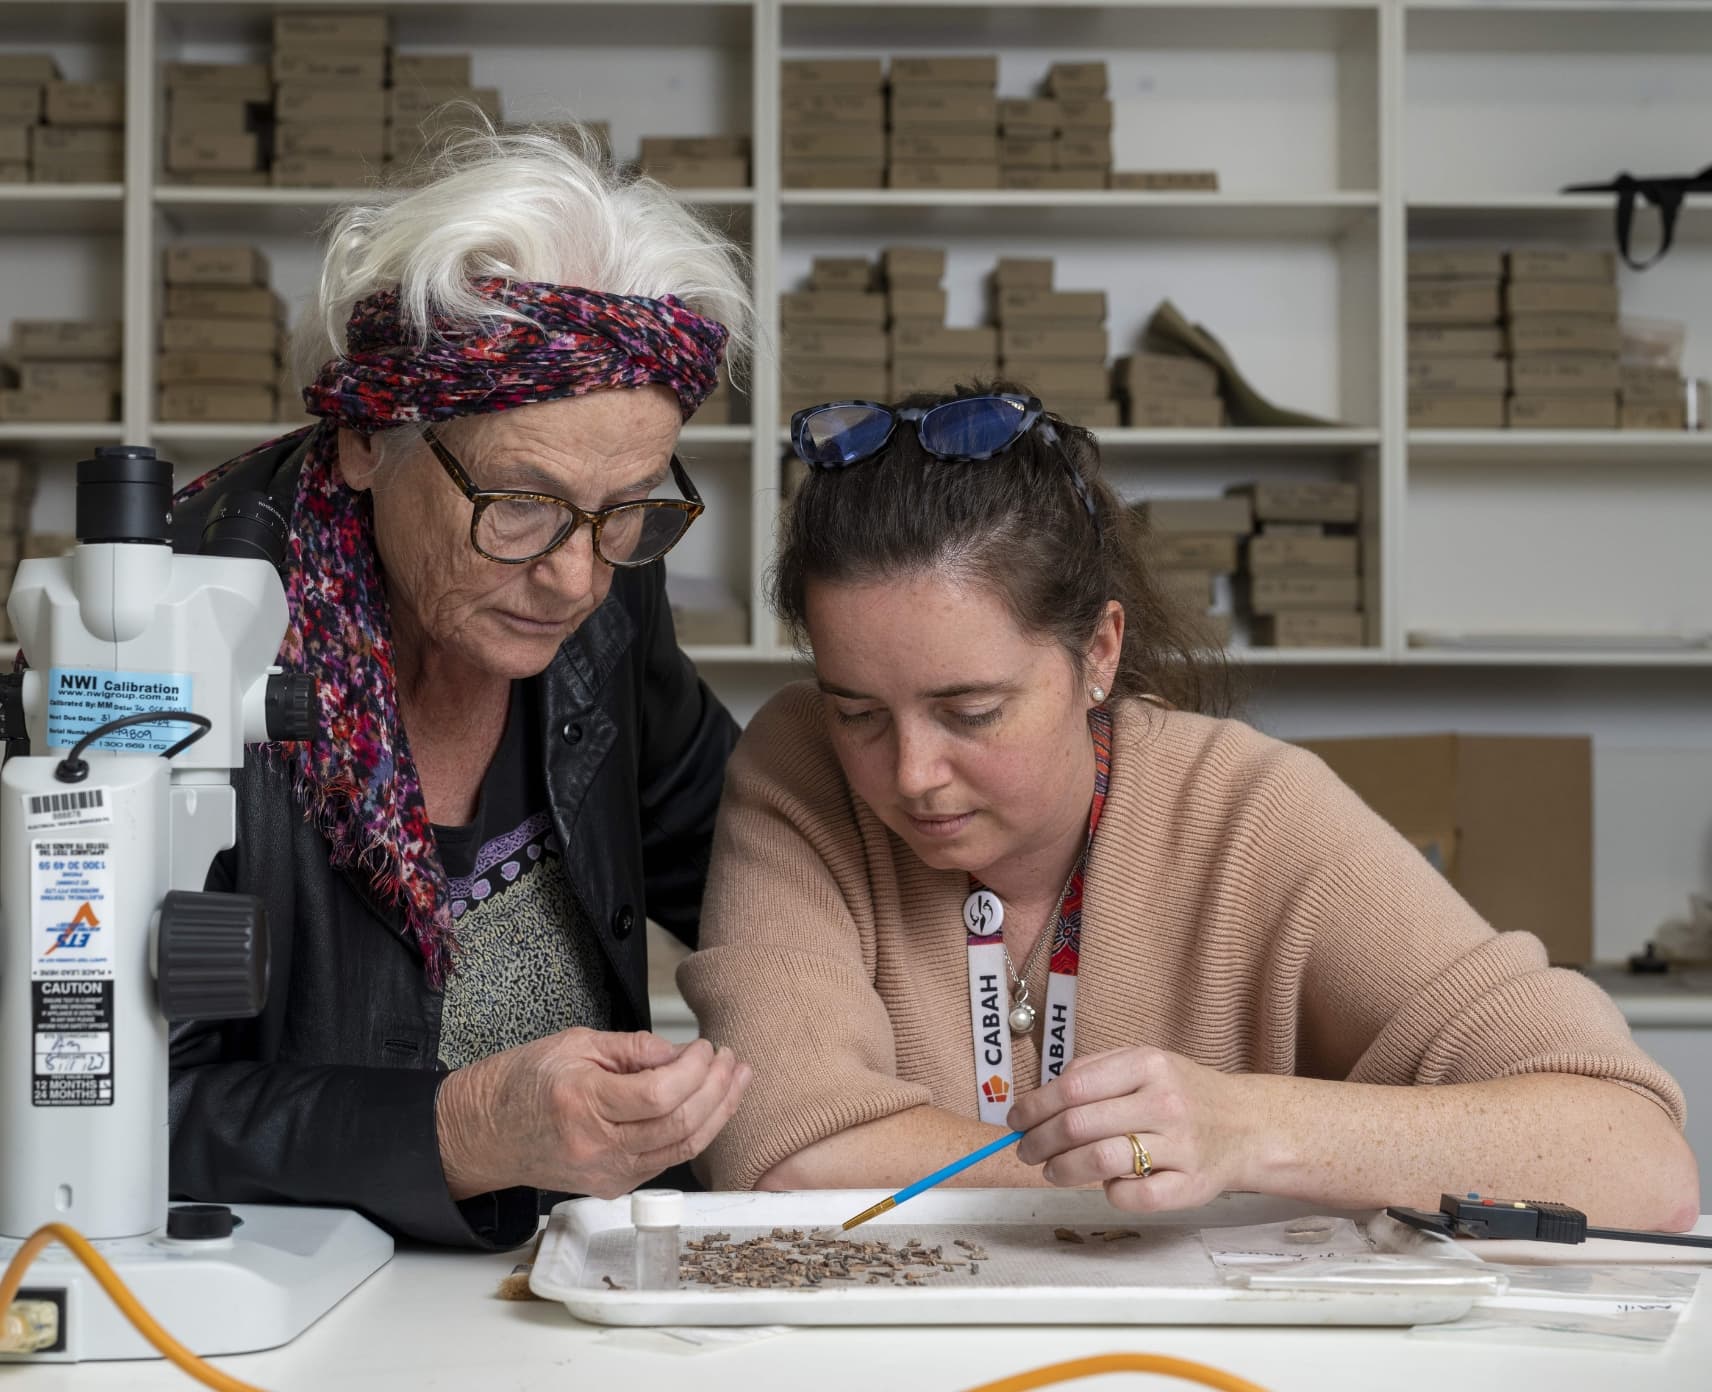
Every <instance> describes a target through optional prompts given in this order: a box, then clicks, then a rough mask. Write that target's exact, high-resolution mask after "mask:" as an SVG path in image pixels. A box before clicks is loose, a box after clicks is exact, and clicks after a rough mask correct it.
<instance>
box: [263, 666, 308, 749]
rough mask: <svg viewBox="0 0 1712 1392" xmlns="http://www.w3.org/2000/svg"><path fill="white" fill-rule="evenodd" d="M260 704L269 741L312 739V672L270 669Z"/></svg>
mask: <svg viewBox="0 0 1712 1392" xmlns="http://www.w3.org/2000/svg"><path fill="white" fill-rule="evenodd" d="M264 706H265V708H266V710H267V737H268V738H269V739H270V740H312V739H314V738H315V735H316V730H317V728H318V727H317V724H316V720H315V716H316V687H315V676H314V674H313V673H312V672H274V673H272V674H271V675H269V677H268V680H267V692H266V699H265V701H264Z"/></svg>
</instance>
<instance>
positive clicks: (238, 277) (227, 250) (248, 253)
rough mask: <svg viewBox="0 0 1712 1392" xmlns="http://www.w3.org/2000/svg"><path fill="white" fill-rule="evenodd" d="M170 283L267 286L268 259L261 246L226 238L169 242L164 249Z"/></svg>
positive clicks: (164, 270) (165, 272)
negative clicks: (208, 241) (182, 243)
mask: <svg viewBox="0 0 1712 1392" xmlns="http://www.w3.org/2000/svg"><path fill="white" fill-rule="evenodd" d="M161 270H162V274H163V276H164V278H165V280H166V283H167V284H168V285H231V286H252V285H261V286H265V285H266V284H267V281H268V260H267V257H266V256H265V255H263V254H262V250H261V248H260V247H257V246H250V245H248V244H246V243H242V242H225V243H213V244H202V245H188V246H169V247H167V248H166V249H165V250H164V251H162V253H161Z"/></svg>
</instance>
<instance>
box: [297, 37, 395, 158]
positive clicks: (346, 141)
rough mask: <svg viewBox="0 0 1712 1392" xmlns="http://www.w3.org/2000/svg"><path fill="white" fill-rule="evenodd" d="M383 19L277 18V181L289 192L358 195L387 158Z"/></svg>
mask: <svg viewBox="0 0 1712 1392" xmlns="http://www.w3.org/2000/svg"><path fill="white" fill-rule="evenodd" d="M388 28H389V26H388V20H387V16H386V15H384V14H373V13H355V12H353V13H350V14H315V13H308V14H305V13H294V12H285V13H281V14H276V15H275V16H274V17H273V80H274V83H275V86H276V91H275V94H274V120H275V127H274V150H273V168H272V171H271V173H272V178H273V182H274V184H275V185H277V186H279V187H283V188H354V187H356V186H358V185H360V184H364V183H367V182H368V181H369V180H370V179H372V178H373V177H374V176H375V175H376V174H377V173H379V171H380V167H381V161H382V160H383V159H384V158H385V156H386V114H387V113H386V75H387V38H388Z"/></svg>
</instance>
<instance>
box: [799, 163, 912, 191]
mask: <svg viewBox="0 0 1712 1392" xmlns="http://www.w3.org/2000/svg"><path fill="white" fill-rule="evenodd" d="M780 177H781V182H782V184H783V186H784V187H785V188H788V189H878V188H884V187H885V186H886V166H885V165H884V164H883V163H875V164H823V163H821V162H820V161H818V160H813V161H809V160H795V161H792V160H787V161H786V162H785V163H784V165H783V167H782V169H781V173H780Z"/></svg>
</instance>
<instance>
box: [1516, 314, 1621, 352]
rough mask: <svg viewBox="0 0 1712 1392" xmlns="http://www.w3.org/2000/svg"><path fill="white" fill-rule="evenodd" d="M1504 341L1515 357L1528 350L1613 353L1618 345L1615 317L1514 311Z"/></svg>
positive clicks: (1618, 347)
mask: <svg viewBox="0 0 1712 1392" xmlns="http://www.w3.org/2000/svg"><path fill="white" fill-rule="evenodd" d="M1505 342H1506V343H1507V344H1508V346H1509V349H1510V352H1511V353H1513V354H1515V355H1516V356H1517V357H1522V356H1525V355H1527V354H1529V353H1597V354H1600V355H1601V356H1604V357H1613V358H1614V357H1616V356H1617V353H1618V351H1619V350H1620V348H1621V347H1622V337H1621V334H1620V332H1619V330H1618V327H1617V321H1616V320H1615V319H1610V318H1586V317H1583V316H1580V315H1570V314H1547V315H1532V316H1530V315H1517V316H1515V317H1513V318H1512V319H1511V320H1510V323H1509V325H1508V326H1507V328H1506V329H1505Z"/></svg>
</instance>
